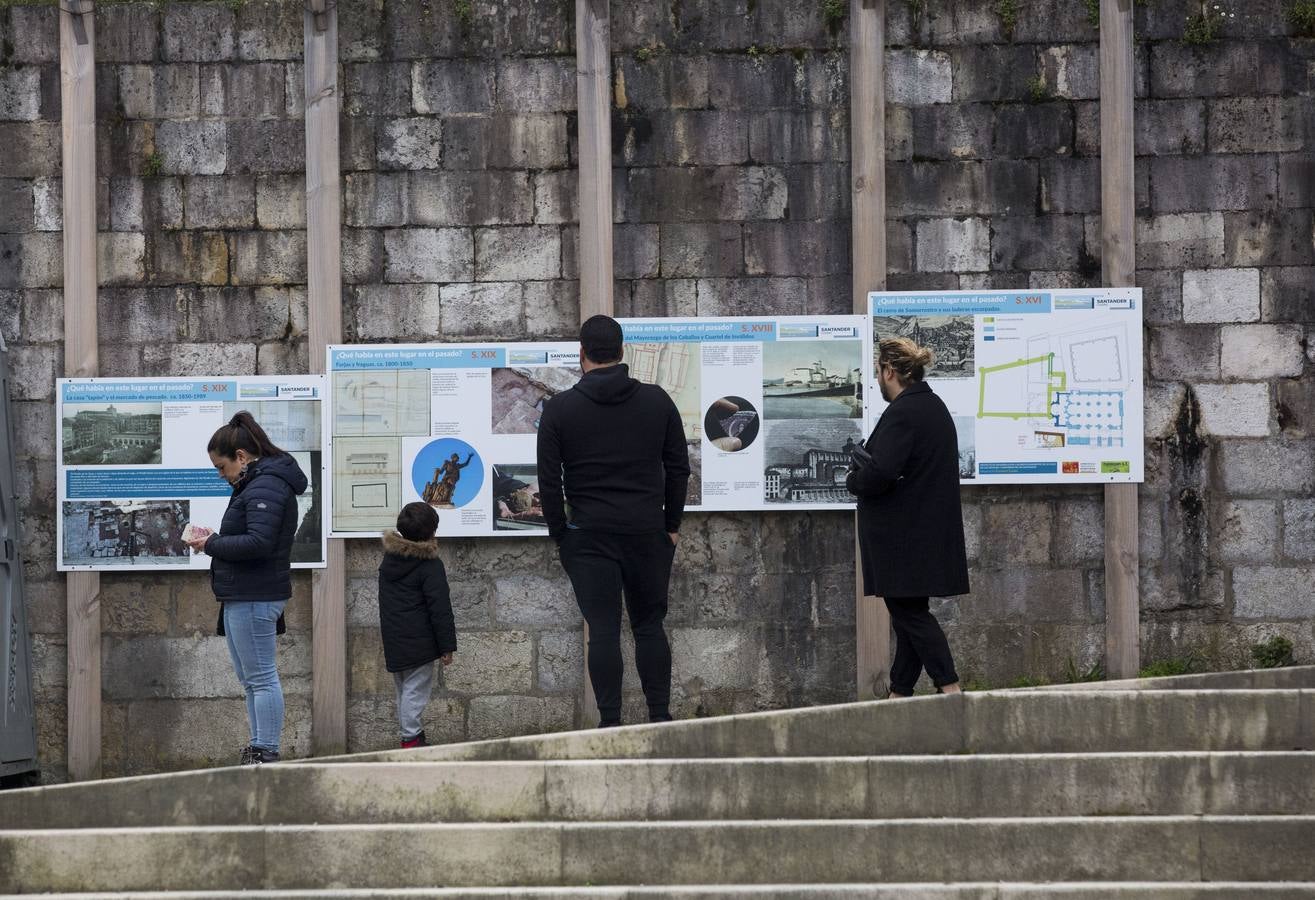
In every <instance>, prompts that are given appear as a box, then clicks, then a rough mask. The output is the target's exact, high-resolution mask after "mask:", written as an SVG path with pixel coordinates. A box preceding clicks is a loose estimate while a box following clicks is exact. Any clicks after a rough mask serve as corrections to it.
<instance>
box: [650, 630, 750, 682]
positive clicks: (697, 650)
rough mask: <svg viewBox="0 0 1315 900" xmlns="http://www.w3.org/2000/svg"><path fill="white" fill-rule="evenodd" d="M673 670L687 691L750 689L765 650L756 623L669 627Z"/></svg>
mask: <svg viewBox="0 0 1315 900" xmlns="http://www.w3.org/2000/svg"><path fill="white" fill-rule="evenodd" d="M670 640H671V658H672V671H674V672H678V673H680V674H679V675H678V676H677V679H676V680H677V681H678V682H680V683H681V687H682V688H683V690H684V691H685V692H686V693H697V692H700V691H705V690H750V689H752V688H753V687H755V685H756V684H757V680H758V670H759V666H760V665H761V664H762V662H763V655H764V652H765V648H764V644H763V635H762V633H761V631H760V630H759V629H758V628H757V627H755V626H753V625H742V626H739V627H726V628H672V629H670Z"/></svg>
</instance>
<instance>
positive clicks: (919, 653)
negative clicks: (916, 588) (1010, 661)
mask: <svg viewBox="0 0 1315 900" xmlns="http://www.w3.org/2000/svg"><path fill="white" fill-rule="evenodd" d="M886 609H888V610H890V624H891V625H892V626H894V628H895V661H894V662H892V663H891V664H890V689H891V690H892V691H894V692H895V693H897V694H903V695H904V696H906V697H907V696H911V695H912V694H913V686H914V685H915V684H917V683H918V678H919V676H921V675H922V670H923V669H926V670H927V674H928V675H930V676H931V683H932V684H934V685H936V686H937V687H944V686H945V685H947V684H954V683H955V682H956V681H958V680H959V676H958V675H957V674H955V671H954V657H952V656H951V655H950V642H949V641H947V640H946V639H945V632H944V631H942V630H941V623H940V622H937V621H936V617H935V616H933V615H932V614H931V610H930V609H929V608H928V600H927V598H926V597H887V598H886Z"/></svg>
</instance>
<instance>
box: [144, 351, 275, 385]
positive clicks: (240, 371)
mask: <svg viewBox="0 0 1315 900" xmlns="http://www.w3.org/2000/svg"><path fill="white" fill-rule="evenodd" d="M255 371H256V348H255V346H254V345H252V344H146V345H144V346H143V347H142V371H141V374H142V375H161V376H171V377H175V378H183V377H188V376H196V377H202V378H203V377H206V376H209V375H214V374H215V372H224V373H227V374H231V375H253V374H255Z"/></svg>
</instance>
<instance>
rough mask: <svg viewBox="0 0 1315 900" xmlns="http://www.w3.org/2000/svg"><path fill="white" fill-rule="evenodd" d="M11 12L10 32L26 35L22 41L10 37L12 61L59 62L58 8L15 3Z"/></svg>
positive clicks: (21, 63)
mask: <svg viewBox="0 0 1315 900" xmlns="http://www.w3.org/2000/svg"><path fill="white" fill-rule="evenodd" d="M9 15H10V29H11V31H10V34H12V35H15V36H16V35H22V36H23V39H22V40H21V41H14V40H12V38H11V39H10V40H11V47H10V49H9V50H8V51H7V55H9V61H10V62H12V63H16V64H19V65H30V64H33V63H57V62H59V10H58V9H55V8H51V7H48V6H23V5H14V6H11V7H10V9H9ZM0 34H2V33H0ZM10 54H12V55H10Z"/></svg>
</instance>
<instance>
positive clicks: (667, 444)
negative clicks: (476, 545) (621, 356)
mask: <svg viewBox="0 0 1315 900" xmlns="http://www.w3.org/2000/svg"><path fill="white" fill-rule="evenodd" d="M688 482H689V451H688V450H687V449H686V447H685V429H684V427H683V426H682V425H681V422H680V412H679V411H678V410H677V409H676V404H675V403H673V402H671V398H670V397H669V396H667V392H666V391H664V390H662V388H660V387H658V386H657V385H655V384H644V383H642V382H639V381H636V380H635V379H633V378H631V377H630V370H629V369H628V368H627V367H626V366H625V365H624V364H620V365H615V366H607V367H605V368H602V369H594V370H593V371H592V372H589V373H587V374H586V375H585V376H584V377H583V378H581V379H580V381H579V383H578V384H576V386H575V387H574V388H572V389H571V390H569V391H563V392H562V393H560V394H558V395H557V396H555V397H553V398H552V399H551V400H549V401H548V402H547V404H545V405H544V408H543V416H542V417H541V418H540V420H539V493H540V496H541V497H542V500H543V515H544V518H545V519H547V520H548V533H549V534H551V535H552V537H553V540H555V541H557V542H558V543H561V540H562V538H563V537H565V535H566V526H567V513H566V505H569V506H570V524H571V525H573V526H574V527H576V528H582V529H585V530H586V531H610V532H615V533H619V534H643V533H644V532H654V531H668V532H675V531H678V530H680V517H681V515H682V513H684V511H685V486H686V484H687V483H688Z"/></svg>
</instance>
